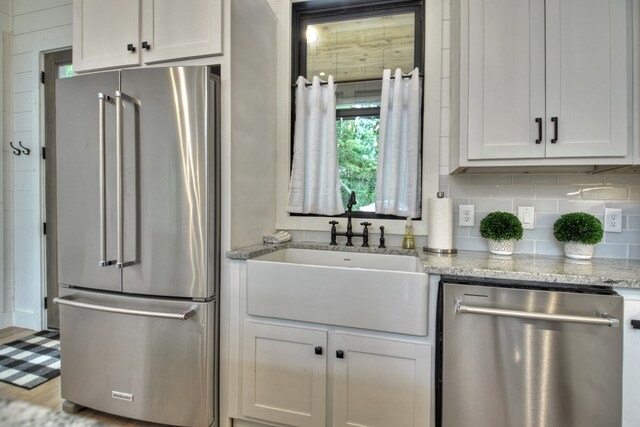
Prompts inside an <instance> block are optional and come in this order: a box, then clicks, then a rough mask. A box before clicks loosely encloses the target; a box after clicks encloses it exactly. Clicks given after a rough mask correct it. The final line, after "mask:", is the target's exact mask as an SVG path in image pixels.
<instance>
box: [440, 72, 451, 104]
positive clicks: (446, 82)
mask: <svg viewBox="0 0 640 427" xmlns="http://www.w3.org/2000/svg"><path fill="white" fill-rule="evenodd" d="M440 90H441V91H442V93H441V97H442V98H441V99H442V107H443V108H447V107H449V103H450V99H451V96H450V95H451V79H442V86H441V87H440Z"/></svg>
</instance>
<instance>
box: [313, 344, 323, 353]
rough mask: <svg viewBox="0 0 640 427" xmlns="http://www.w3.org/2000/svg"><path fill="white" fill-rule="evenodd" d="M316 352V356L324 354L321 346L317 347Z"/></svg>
mask: <svg viewBox="0 0 640 427" xmlns="http://www.w3.org/2000/svg"><path fill="white" fill-rule="evenodd" d="M315 351H316V354H322V346H320V345H319V346H317V347H316V348H315Z"/></svg>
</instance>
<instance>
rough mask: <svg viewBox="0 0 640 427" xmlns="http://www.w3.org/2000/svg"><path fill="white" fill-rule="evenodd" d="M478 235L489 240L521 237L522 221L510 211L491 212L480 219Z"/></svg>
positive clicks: (518, 238) (517, 238)
mask: <svg viewBox="0 0 640 427" xmlns="http://www.w3.org/2000/svg"><path fill="white" fill-rule="evenodd" d="M480 235H481V236H482V237H484V238H487V239H490V240H497V241H502V240H520V239H522V223H521V222H520V220H519V219H518V217H517V216H515V215H514V214H512V213H511V212H500V211H498V212H491V213H490V214H489V215H487V216H486V217H484V218H483V219H482V221H480Z"/></svg>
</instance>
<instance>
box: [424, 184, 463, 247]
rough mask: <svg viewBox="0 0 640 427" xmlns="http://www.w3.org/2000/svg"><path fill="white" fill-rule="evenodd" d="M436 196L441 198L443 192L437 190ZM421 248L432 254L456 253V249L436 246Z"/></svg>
mask: <svg viewBox="0 0 640 427" xmlns="http://www.w3.org/2000/svg"><path fill="white" fill-rule="evenodd" d="M436 196H437V197H438V199H442V198H444V192H443V191H438V192H437V193H436ZM422 250H423V251H424V252H429V253H432V254H437V255H455V254H457V253H458V250H457V249H453V248H452V249H438V248H430V247H428V246H424V247H423V248H422Z"/></svg>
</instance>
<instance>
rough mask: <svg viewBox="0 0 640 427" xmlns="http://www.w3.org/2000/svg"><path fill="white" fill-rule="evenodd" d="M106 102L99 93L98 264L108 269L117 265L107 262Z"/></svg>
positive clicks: (104, 96)
mask: <svg viewBox="0 0 640 427" xmlns="http://www.w3.org/2000/svg"><path fill="white" fill-rule="evenodd" d="M105 101H111V97H110V96H108V95H105V94H104V93H98V143H99V151H100V165H99V168H100V261H99V262H98V266H100V267H107V266H109V265H112V264H115V263H116V262H115V261H114V260H107V180H106V147H105V119H104V115H105Z"/></svg>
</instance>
